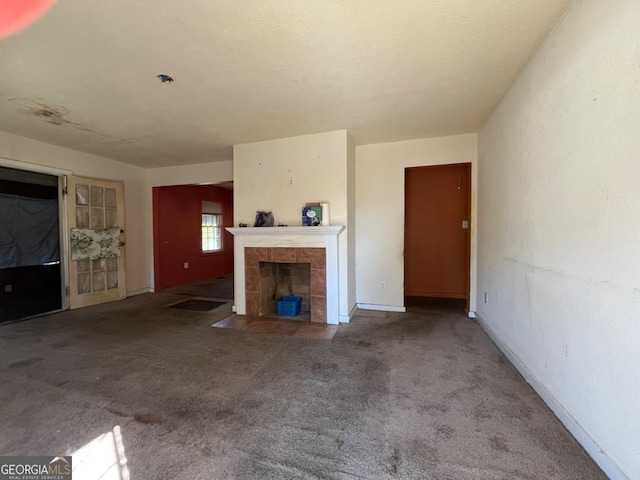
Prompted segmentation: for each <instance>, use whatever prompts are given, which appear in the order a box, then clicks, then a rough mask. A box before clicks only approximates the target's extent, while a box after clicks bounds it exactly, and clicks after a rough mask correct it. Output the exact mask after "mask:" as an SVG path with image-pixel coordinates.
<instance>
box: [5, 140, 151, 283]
mask: <svg viewBox="0 0 640 480" xmlns="http://www.w3.org/2000/svg"><path fill="white" fill-rule="evenodd" d="M0 157H3V158H6V159H9V160H15V161H18V162H20V163H30V164H35V165H41V166H47V167H52V168H56V169H62V170H69V171H71V172H72V174H73V175H78V176H85V177H93V178H100V179H104V180H118V181H123V182H124V186H125V205H126V210H125V215H126V219H125V222H126V227H125V232H126V233H125V235H126V240H127V252H126V268H127V294H129V295H133V294H136V293H142V292H146V291H148V289H149V288H150V286H151V268H152V263H153V254H152V233H151V189H150V188H149V185H148V182H147V174H146V171H145V170H144V169H141V168H138V167H134V166H131V165H127V164H125V163H121V162H117V161H115V160H110V159H107V158H102V157H98V156H95V155H90V154H88V153H82V152H78V151H75V150H70V149H67V148H62V147H57V146H54V145H50V144H47V143H42V142H38V141H36V140H31V139H28V138H24V137H19V136H17V135H11V134H8V133H4V132H0Z"/></svg>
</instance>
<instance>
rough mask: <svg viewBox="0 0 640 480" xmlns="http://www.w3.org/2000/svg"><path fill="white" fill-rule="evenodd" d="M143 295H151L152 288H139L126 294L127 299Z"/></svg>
mask: <svg viewBox="0 0 640 480" xmlns="http://www.w3.org/2000/svg"><path fill="white" fill-rule="evenodd" d="M143 293H153V288H141V289H139V290H132V291H130V292H127V297H135V296H136V295H141V294H143Z"/></svg>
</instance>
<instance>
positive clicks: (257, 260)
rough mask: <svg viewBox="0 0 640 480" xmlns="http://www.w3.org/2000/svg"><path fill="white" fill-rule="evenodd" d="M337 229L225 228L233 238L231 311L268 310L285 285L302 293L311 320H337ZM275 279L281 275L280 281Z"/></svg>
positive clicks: (256, 313) (256, 312)
mask: <svg viewBox="0 0 640 480" xmlns="http://www.w3.org/2000/svg"><path fill="white" fill-rule="evenodd" d="M343 229H344V227H343V226H330V227H260V228H250V227H246V228H228V229H227V230H228V231H229V232H231V233H232V234H233V235H234V244H235V250H234V256H235V264H234V266H235V269H234V270H235V272H234V287H235V291H234V296H235V299H234V303H235V305H234V308H235V310H236V313H238V314H239V315H252V316H259V315H264V314H267V313H269V312H272V311H274V310H275V301H276V300H277V297H279V296H280V295H279V294H284V293H286V292H289V291H290V293H293V294H294V295H296V294H297V295H298V296H301V297H303V303H305V306H306V308H307V309H308V311H309V313H310V319H311V321H312V322H316V323H331V324H337V323H338V322H339V292H338V281H339V275H338V235H339V234H340V232H341V231H342V230H343ZM305 272H308V273H305ZM279 279H284V280H283V284H281V286H280V287H278V283H279ZM307 282H308V283H307ZM289 287H290V288H289ZM306 291H308V294H306ZM303 311H304V308H303Z"/></svg>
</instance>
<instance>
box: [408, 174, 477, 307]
mask: <svg viewBox="0 0 640 480" xmlns="http://www.w3.org/2000/svg"><path fill="white" fill-rule="evenodd" d="M454 165H455V166H460V165H466V166H467V167H468V168H469V179H468V181H469V185H468V188H469V190H468V192H469V194H468V205H467V208H468V211H469V219H468V221H469V225H468V229H467V230H468V232H467V241H466V250H467V252H466V262H465V265H466V273H465V280H466V300H467V306H466V308H465V313H466V314H468V313H469V312H470V302H471V238H472V233H473V232H472V230H471V228H472V224H473V222H472V218H471V217H472V216H473V210H472V206H473V205H472V198H473V191H472V187H473V164H472V163H471V162H460V163H441V164H440V163H439V164H434V165H416V166H414V167H405V169H404V180H405V189H404V197H405V203H404V217H405V218H404V229H403V239H402V240H403V251H402V256H403V264H402V269H403V277H404V275H405V261H406V260H405V251H406V241H407V240H406V228H407V206H406V204H407V193H406V181H407V170H409V169H412V168H431V167H450V166H454ZM403 280H406V277H404V278H403ZM403 291H404V281H403ZM404 298H406V292H405V294H404ZM441 298H454V297H447V295H443V296H442V297H441ZM456 298H457V297H456ZM405 306H406V305H405Z"/></svg>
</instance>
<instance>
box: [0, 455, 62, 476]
mask: <svg viewBox="0 0 640 480" xmlns="http://www.w3.org/2000/svg"><path fill="white" fill-rule="evenodd" d="M71 472H72V468H71V456H57V457H53V459H52V457H26V456H25V457H0V480H70V479H71Z"/></svg>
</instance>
